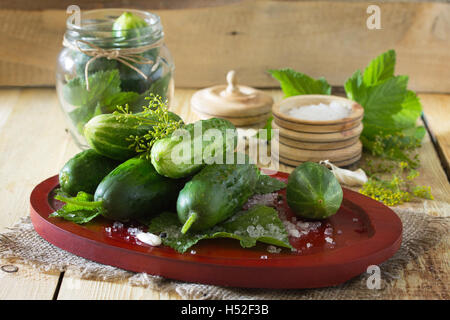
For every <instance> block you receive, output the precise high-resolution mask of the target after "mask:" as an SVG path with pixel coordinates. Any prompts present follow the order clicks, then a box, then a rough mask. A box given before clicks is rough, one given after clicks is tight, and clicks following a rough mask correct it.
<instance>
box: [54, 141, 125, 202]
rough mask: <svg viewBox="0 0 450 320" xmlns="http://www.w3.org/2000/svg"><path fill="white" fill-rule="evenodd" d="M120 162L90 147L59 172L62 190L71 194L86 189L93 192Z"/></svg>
mask: <svg viewBox="0 0 450 320" xmlns="http://www.w3.org/2000/svg"><path fill="white" fill-rule="evenodd" d="M119 164H120V162H119V161H116V160H112V159H109V158H107V157H104V156H102V155H100V154H98V153H97V152H96V151H94V150H92V149H88V150H85V151H82V152H80V153H78V154H76V155H75V156H74V157H73V158H72V159H70V160H69V161H67V163H66V164H65V165H64V167H63V168H62V169H61V171H60V172H59V184H60V187H61V190H62V191H64V192H65V193H67V194H70V195H71V196H75V195H76V194H77V193H78V192H80V191H84V192H86V193H90V194H93V193H94V192H95V190H96V189H97V186H98V185H99V183H100V182H101V181H102V180H103V178H104V177H106V175H108V173H110V172H111V171H112V170H113V169H114V168H115V167H117V166H118V165H119Z"/></svg>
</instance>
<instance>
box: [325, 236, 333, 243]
mask: <svg viewBox="0 0 450 320" xmlns="http://www.w3.org/2000/svg"><path fill="white" fill-rule="evenodd" d="M325 241H326V242H328V243H333V239H332V238H330V237H325Z"/></svg>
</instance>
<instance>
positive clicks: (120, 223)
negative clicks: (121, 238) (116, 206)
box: [113, 221, 123, 229]
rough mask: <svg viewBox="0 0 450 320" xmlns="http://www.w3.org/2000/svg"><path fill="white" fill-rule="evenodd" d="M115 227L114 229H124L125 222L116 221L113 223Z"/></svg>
mask: <svg viewBox="0 0 450 320" xmlns="http://www.w3.org/2000/svg"><path fill="white" fill-rule="evenodd" d="M113 228H114V229H122V228H123V223H122V222H118V221H116V222H114V224H113Z"/></svg>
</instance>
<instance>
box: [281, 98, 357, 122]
mask: <svg viewBox="0 0 450 320" xmlns="http://www.w3.org/2000/svg"><path fill="white" fill-rule="evenodd" d="M350 113H351V107H350V106H349V105H347V104H344V103H341V102H338V101H332V102H331V103H330V104H325V103H319V104H312V105H307V106H300V107H296V108H292V109H290V110H289V111H288V113H287V114H288V115H290V116H292V117H294V118H297V119H302V120H311V121H328V120H339V119H343V118H346V117H348V116H349V115H350Z"/></svg>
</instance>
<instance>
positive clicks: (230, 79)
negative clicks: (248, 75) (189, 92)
mask: <svg viewBox="0 0 450 320" xmlns="http://www.w3.org/2000/svg"><path fill="white" fill-rule="evenodd" d="M227 83H228V84H227V85H218V86H214V87H210V88H206V89H202V90H199V91H197V92H196V93H195V94H194V95H193V96H192V99H191V107H192V110H193V111H194V112H196V113H197V114H199V115H200V116H201V117H202V118H205V117H206V118H208V117H210V118H212V117H219V118H226V119H228V120H230V121H231V122H232V123H233V124H235V125H237V126H244V125H252V124H256V123H261V124H264V123H265V121H266V120H267V118H269V116H270V112H271V109H272V104H273V99H272V97H271V96H269V95H268V94H266V93H264V92H262V91H260V90H257V89H254V88H251V87H247V86H242V85H237V81H236V73H235V72H234V71H230V72H228V74H227Z"/></svg>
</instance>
